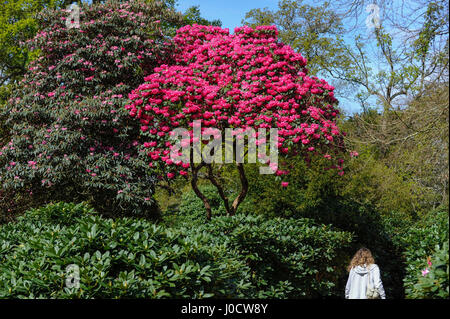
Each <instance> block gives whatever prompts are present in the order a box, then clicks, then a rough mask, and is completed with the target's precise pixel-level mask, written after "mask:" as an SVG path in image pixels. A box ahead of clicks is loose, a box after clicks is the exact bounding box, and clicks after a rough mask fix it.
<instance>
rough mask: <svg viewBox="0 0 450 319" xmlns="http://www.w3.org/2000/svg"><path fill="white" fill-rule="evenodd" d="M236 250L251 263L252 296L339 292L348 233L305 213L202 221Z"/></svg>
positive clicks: (221, 239) (219, 239)
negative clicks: (302, 215)
mask: <svg viewBox="0 0 450 319" xmlns="http://www.w3.org/2000/svg"><path fill="white" fill-rule="evenodd" d="M200 229H201V230H205V231H207V232H208V233H210V234H212V235H213V238H215V240H216V241H218V242H219V241H220V242H225V243H227V244H228V246H229V247H232V248H233V249H235V250H237V251H239V253H240V255H241V256H242V258H244V259H245V261H246V264H247V265H249V267H250V269H251V283H252V293H251V294H250V295H247V297H251V298H317V297H324V296H340V295H342V291H341V290H340V289H339V287H338V286H337V281H338V279H339V277H340V276H341V275H342V274H343V273H344V272H345V265H346V262H347V259H348V255H346V254H345V248H346V247H348V245H349V244H350V242H351V240H352V236H351V234H349V233H347V232H342V231H336V230H334V229H333V228H331V227H330V226H327V225H318V224H316V223H314V222H313V221H312V220H309V219H283V218H273V219H266V218H264V217H263V216H252V215H247V216H245V215H242V214H238V215H236V216H234V217H226V216H221V217H217V218H215V219H213V222H212V223H204V224H203V226H200Z"/></svg>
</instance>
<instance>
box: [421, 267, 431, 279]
mask: <svg viewBox="0 0 450 319" xmlns="http://www.w3.org/2000/svg"><path fill="white" fill-rule="evenodd" d="M429 272H430V270H429V269H428V268H425V269H424V270H422V276H424V277H425V276H426V275H427V274H428V273H429Z"/></svg>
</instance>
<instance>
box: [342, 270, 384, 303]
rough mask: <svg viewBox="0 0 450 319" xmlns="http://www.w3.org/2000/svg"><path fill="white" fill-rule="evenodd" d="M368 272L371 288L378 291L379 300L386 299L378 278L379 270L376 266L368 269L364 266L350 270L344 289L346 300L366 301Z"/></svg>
mask: <svg viewBox="0 0 450 319" xmlns="http://www.w3.org/2000/svg"><path fill="white" fill-rule="evenodd" d="M369 272H370V282H371V286H372V287H374V288H375V289H378V292H379V294H380V297H381V299H386V294H385V292H384V288H383V283H382V282H381V277H380V268H378V266H377V265H376V264H372V265H370V266H369V267H366V265H364V266H356V267H353V268H352V269H351V270H350V274H349V275H348V281H347V285H346V287H345V298H346V299H367V297H366V289H367V284H368V281H369Z"/></svg>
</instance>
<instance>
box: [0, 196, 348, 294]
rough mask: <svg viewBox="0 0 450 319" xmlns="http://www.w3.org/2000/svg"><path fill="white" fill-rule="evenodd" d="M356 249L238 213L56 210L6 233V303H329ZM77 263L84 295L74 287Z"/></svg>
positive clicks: (332, 234)
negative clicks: (346, 258) (184, 218)
mask: <svg viewBox="0 0 450 319" xmlns="http://www.w3.org/2000/svg"><path fill="white" fill-rule="evenodd" d="M350 241H351V235H350V234H349V233H345V232H338V231H334V230H332V229H330V227H329V226H321V225H315V224H314V223H313V222H312V221H311V220H282V219H272V220H267V219H264V218H263V217H254V216H243V215H238V216H235V217H217V218H214V219H213V220H212V222H211V223H209V224H203V226H202V227H192V225H186V226H178V227H167V226H163V225H159V226H158V225H155V224H153V223H151V222H149V221H146V220H143V219H131V218H120V219H116V220H114V219H107V218H105V217H102V216H101V215H97V214H96V213H95V212H94V211H93V210H91V209H90V208H88V207H87V206H86V205H84V204H78V205H76V204H66V203H58V204H51V205H48V206H46V207H43V208H41V209H36V210H31V211H28V212H26V213H25V214H24V215H23V216H21V217H19V218H18V220H17V222H15V223H9V224H5V225H3V226H0V297H1V298H12V297H13V298H74V297H75V298H127V297H130V298H131V297H132V298H185V297H189V298H207V297H219V298H240V297H247V298H254V297H261V298H265V297H279V298H287V297H317V296H329V295H333V294H338V293H337V292H336V291H334V290H333V289H332V287H333V285H334V281H335V276H337V275H338V273H339V270H338V269H340V268H343V264H342V262H340V260H341V258H342V256H340V250H341V247H343V246H345V245H347V244H348V243H349V242H350ZM71 264H76V265H78V267H79V269H80V277H81V279H80V288H79V289H76V287H75V288H67V287H66V285H65V281H66V279H67V278H66V276H67V275H68V274H67V273H66V267H67V266H68V265H71ZM336 267H337V268H336Z"/></svg>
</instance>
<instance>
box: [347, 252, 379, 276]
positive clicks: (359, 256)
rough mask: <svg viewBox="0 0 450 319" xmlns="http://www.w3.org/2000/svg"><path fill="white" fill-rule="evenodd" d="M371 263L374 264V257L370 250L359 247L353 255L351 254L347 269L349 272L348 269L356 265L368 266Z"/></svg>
mask: <svg viewBox="0 0 450 319" xmlns="http://www.w3.org/2000/svg"><path fill="white" fill-rule="evenodd" d="M372 264H375V259H374V258H373V256H372V252H371V251H370V250H369V249H367V248H361V249H360V250H358V251H357V252H356V254H355V256H353V258H352V261H351V262H350V265H348V267H347V271H348V272H350V270H352V268H353V267H356V266H363V265H366V266H370V265H372Z"/></svg>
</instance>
